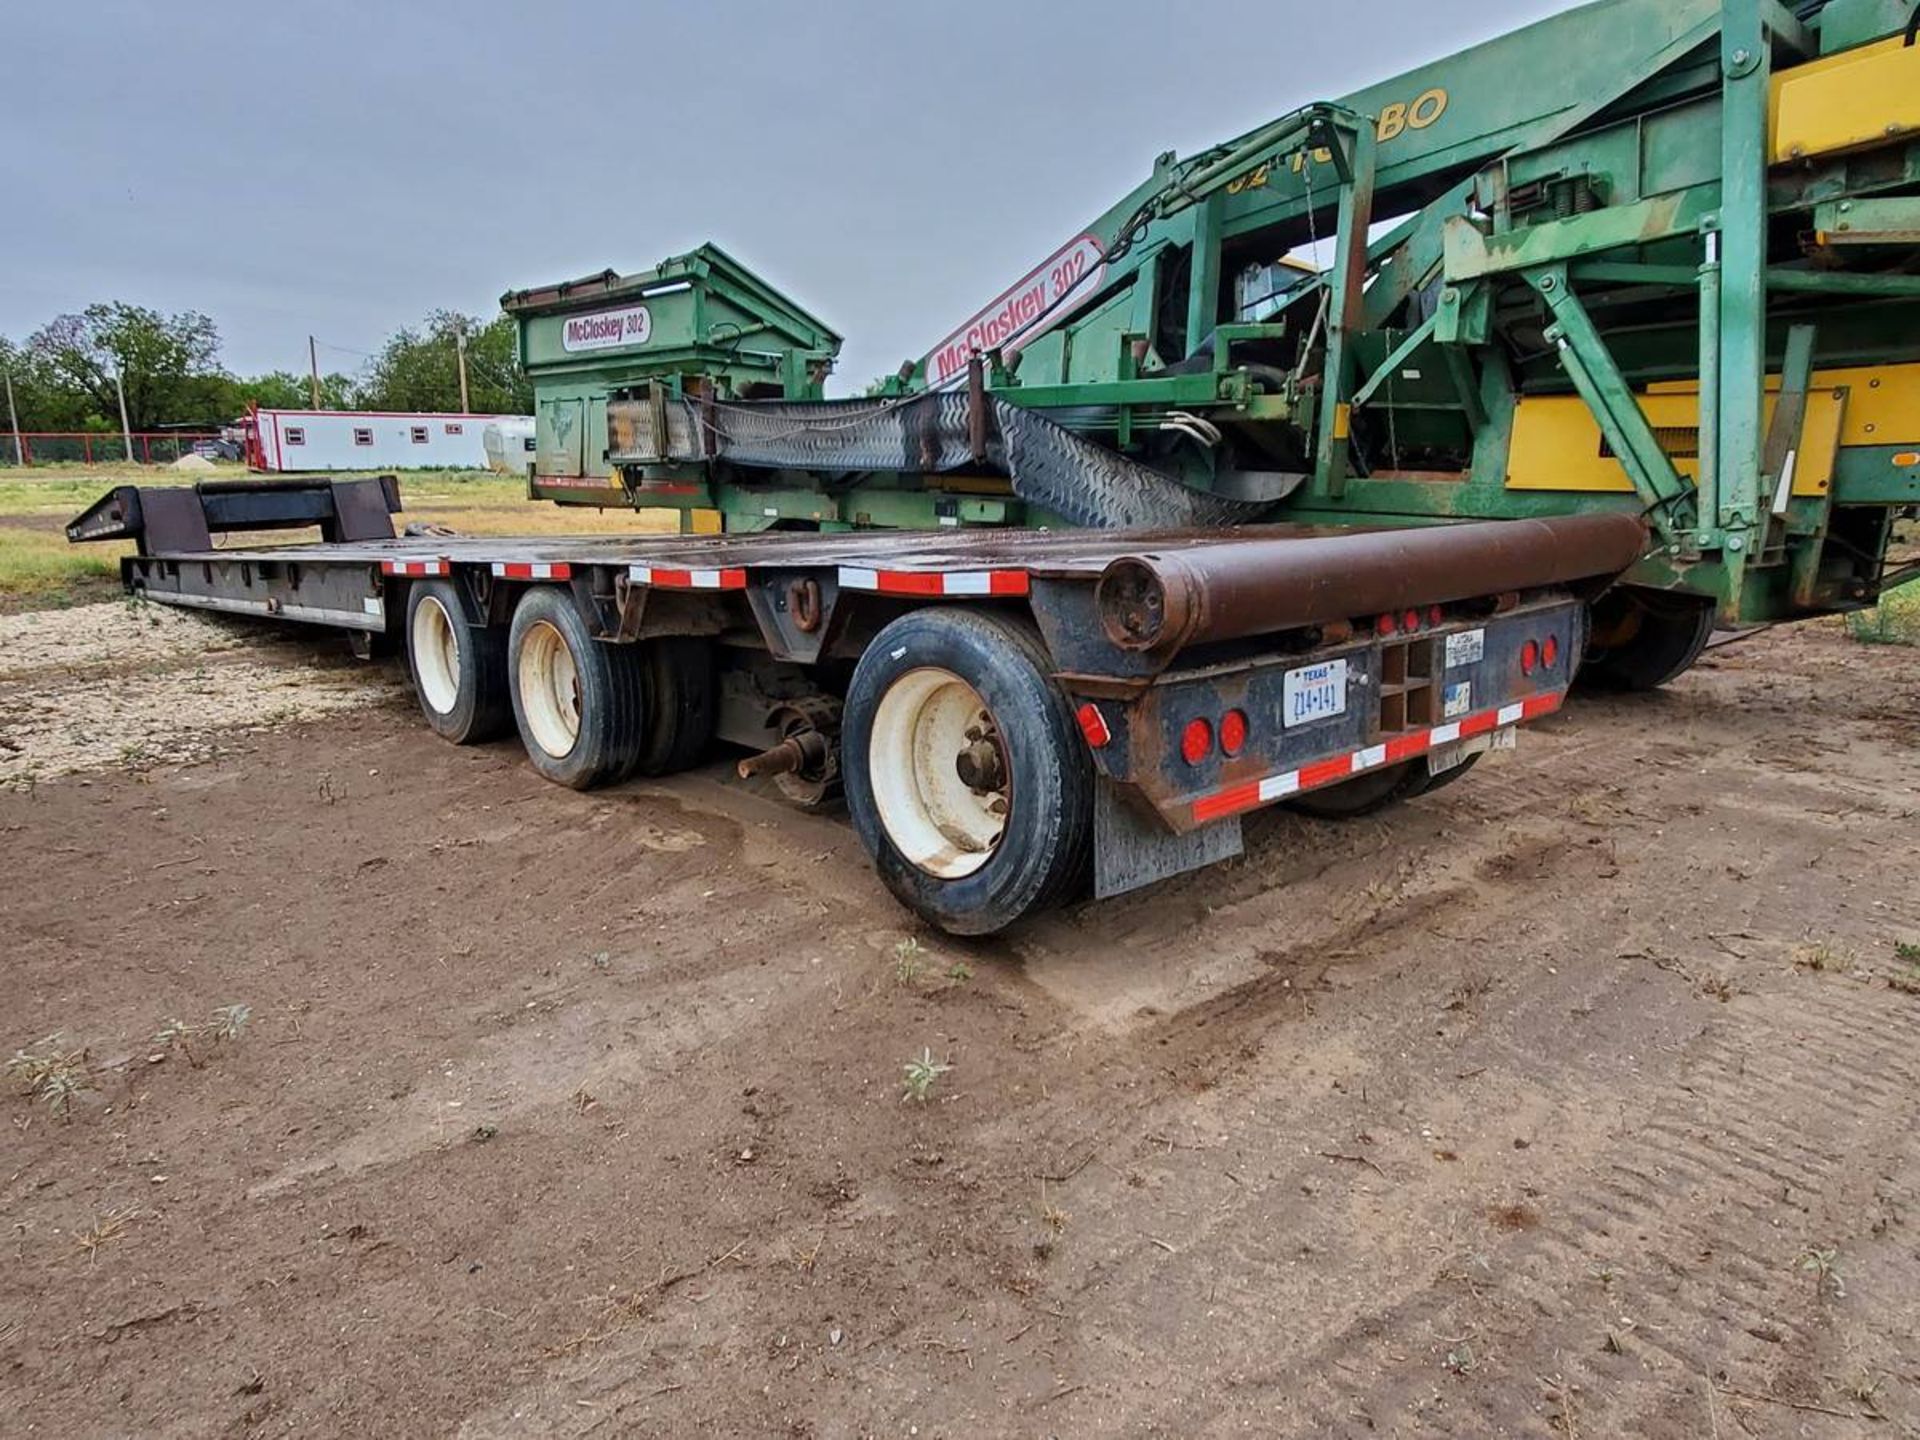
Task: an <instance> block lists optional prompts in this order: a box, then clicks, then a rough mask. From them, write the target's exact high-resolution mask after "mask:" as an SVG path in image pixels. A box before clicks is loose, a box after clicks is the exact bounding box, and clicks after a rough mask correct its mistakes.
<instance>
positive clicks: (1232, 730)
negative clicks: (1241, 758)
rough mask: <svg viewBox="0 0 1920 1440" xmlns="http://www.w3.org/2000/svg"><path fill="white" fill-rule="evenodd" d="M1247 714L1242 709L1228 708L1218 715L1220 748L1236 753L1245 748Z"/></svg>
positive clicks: (1230, 754)
mask: <svg viewBox="0 0 1920 1440" xmlns="http://www.w3.org/2000/svg"><path fill="white" fill-rule="evenodd" d="M1247 729H1248V726H1247V715H1246V712H1245V711H1244V710H1229V711H1227V713H1226V714H1225V715H1222V716H1221V717H1220V749H1221V751H1222V753H1224V754H1226V755H1229V756H1232V755H1238V754H1239V753H1240V752H1241V751H1242V750H1244V749H1246V748H1247Z"/></svg>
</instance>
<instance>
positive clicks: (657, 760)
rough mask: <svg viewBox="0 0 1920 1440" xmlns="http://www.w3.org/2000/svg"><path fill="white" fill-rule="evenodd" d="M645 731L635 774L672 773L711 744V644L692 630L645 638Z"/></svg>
mask: <svg viewBox="0 0 1920 1440" xmlns="http://www.w3.org/2000/svg"><path fill="white" fill-rule="evenodd" d="M641 648H642V649H643V650H644V651H645V652H646V657H647V692H648V695H647V698H648V709H647V735H646V740H645V742H644V743H643V744H642V745H641V747H640V753H639V754H638V756H637V757H636V758H635V764H634V769H635V771H636V772H637V773H638V774H641V775H674V774H678V773H679V772H680V771H682V770H690V769H692V768H693V767H694V766H695V765H698V764H699V763H700V762H701V761H702V760H704V759H706V756H707V751H708V750H709V749H710V748H711V747H712V745H713V732H714V725H715V723H716V721H717V710H718V706H719V698H720V697H719V690H718V686H717V683H716V679H715V675H714V665H713V646H712V644H711V643H710V642H709V641H706V640H703V639H699V638H697V637H694V636H681V635H670V636H663V637H661V638H660V639H657V640H649V641H646V642H645V643H644V644H643V645H642V646H641Z"/></svg>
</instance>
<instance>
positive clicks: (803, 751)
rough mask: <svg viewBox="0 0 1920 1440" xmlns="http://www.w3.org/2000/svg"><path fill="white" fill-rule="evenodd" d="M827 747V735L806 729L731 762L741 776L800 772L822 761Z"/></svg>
mask: <svg viewBox="0 0 1920 1440" xmlns="http://www.w3.org/2000/svg"><path fill="white" fill-rule="evenodd" d="M828 749H829V745H828V741H827V737H826V736H824V735H822V734H821V733H820V732H819V731H818V730H806V731H802V732H801V733H800V734H798V735H789V736H788V737H787V738H786V739H785V740H782V741H781V742H780V743H779V744H778V745H775V746H774V747H772V748H771V749H769V750H762V751H761V752H760V753H759V754H757V755H749V756H747V758H746V759H744V760H742V761H741V762H740V763H739V764H737V765H735V766H734V771H735V773H737V774H738V775H739V776H740V778H741V779H742V780H751V779H753V778H754V777H755V776H756V775H794V774H799V773H802V772H804V771H806V770H808V769H818V768H819V767H821V766H823V765H825V764H826V763H827V752H828Z"/></svg>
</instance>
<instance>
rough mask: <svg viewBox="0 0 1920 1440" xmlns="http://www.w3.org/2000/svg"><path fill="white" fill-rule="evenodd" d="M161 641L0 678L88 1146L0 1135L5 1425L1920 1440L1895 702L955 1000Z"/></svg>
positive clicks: (1459, 808)
mask: <svg viewBox="0 0 1920 1440" xmlns="http://www.w3.org/2000/svg"><path fill="white" fill-rule="evenodd" d="M151 618H152V617H150V616H148V615H146V614H144V613H142V612H138V611H132V610H129V609H128V607H126V606H124V605H118V604H116V605H108V606H100V607H92V608H87V609H81V610H75V611H68V612H63V614H62V616H59V617H46V618H39V619H36V617H31V616H22V617H14V618H13V619H11V620H9V621H8V622H6V623H8V624H9V625H10V626H12V627H14V628H11V629H9V630H8V631H7V632H5V634H4V635H0V736H4V737H5V743H6V744H7V745H8V746H11V747H12V748H11V749H10V750H0V764H4V765H5V766H6V767H7V768H6V771H5V773H4V777H0V778H4V779H5V781H6V785H5V789H4V793H0V857H3V859H4V871H5V878H4V881H0V934H4V937H5V971H4V976H5V979H4V986H5V989H4V1002H5V1003H4V1006H0V1014H3V1015H4V1017H5V1031H4V1033H3V1034H0V1049H4V1051H6V1052H10V1051H11V1050H12V1048H13V1047H14V1046H16V1045H20V1046H25V1045H28V1044H30V1043H31V1042H34V1041H36V1040H39V1039H40V1038H41V1037H44V1036H48V1035H50V1034H51V1033H53V1032H56V1031H57V1032H61V1033H62V1034H63V1035H64V1036H65V1037H66V1038H65V1039H64V1040H63V1041H62V1042H60V1043H61V1045H63V1046H64V1047H65V1048H67V1049H69V1050H71V1049H78V1048H80V1047H85V1048H86V1050H87V1056H86V1060H85V1064H86V1065H87V1067H88V1073H89V1074H90V1076H91V1080H92V1083H93V1084H94V1086H95V1087H96V1088H95V1089H94V1090H92V1091H88V1092H84V1093H82V1094H81V1095H80V1096H79V1097H78V1099H77V1101H76V1102H75V1104H74V1107H73V1110H72V1114H71V1119H70V1123H62V1122H61V1121H60V1120H59V1119H58V1118H57V1117H56V1116H55V1115H54V1114H53V1113H52V1111H51V1109H50V1108H49V1107H48V1106H46V1105H44V1104H39V1103H35V1102H33V1101H31V1100H29V1099H28V1098H24V1097H12V1096H10V1097H7V1098H5V1099H4V1100H3V1101H0V1111H3V1112H4V1114H5V1119H6V1128H5V1130H4V1131H3V1132H0V1136H3V1137H4V1138H3V1140H0V1220H4V1222H5V1227H6V1233H7V1250H8V1253H7V1255H6V1259H5V1264H4V1266H0V1397H4V1406H3V1407H0V1408H3V1409H4V1413H5V1414H6V1416H7V1421H6V1428H7V1430H8V1431H9V1433H11V1434H16V1435H57V1436H62V1437H71V1436H115V1435H139V1436H175V1435H180V1436H186V1435H221V1434H231V1435H252V1434H300V1435H323V1434H345V1433H360V1434H368V1435H380V1436H394V1435H449V1434H452V1435H459V1436H464V1437H476V1440H477V1437H486V1436H509V1435H515V1436H517V1435H530V1434H541V1435H559V1436H612V1435H646V1436H656V1435H657V1436H692V1435H756V1436H757V1435H787V1436H818V1437H841V1436H847V1437H852V1436H865V1435H886V1436H909V1435H923V1436H982V1435H1019V1436H1026V1435H1033V1436H1043V1435H1060V1436H1080V1435H1108V1434H1113V1435H1142V1436H1145V1435H1171V1436H1217V1435H1228V1434H1253V1435H1266V1436H1316V1437H1317V1436H1365V1435H1371V1434H1389V1435H1398V1434H1404V1435H1453V1436H1462V1437H1468V1436H1471V1437H1485V1436H1509V1435H1511V1436H1558V1437H1600V1436H1645V1437H1655V1440H1659V1437H1689V1440H1691V1437H1728V1440H1731V1437H1736V1436H1741V1435H1750V1436H1764V1437H1773V1436H1809V1437H1822V1440H1824V1437H1843V1436H1856V1435H1858V1436H1895V1435H1905V1436H1913V1435H1917V1434H1920V1359H1916V1357H1917V1356H1920V1335H1916V1326H1917V1325H1920V1138H1916V1136H1917V1133H1920V1132H1917V1130H1916V1121H1917V1120H1920V1044H1917V1043H1916V1041H1917V1040H1920V994H1915V993H1913V989H1914V988H1920V983H1917V982H1920V967H1916V966H1915V965H1914V964H1912V963H1910V962H1909V960H1908V959H1902V958H1900V957H1897V956H1896V951H1895V946H1896V944H1897V943H1902V942H1904V943H1908V944H1911V943H1914V942H1920V886H1917V885H1916V882H1915V876H1916V875H1917V874H1920V825H1916V823H1915V814H1916V809H1917V808H1920V788H1916V773H1917V769H1920V767H1917V766H1916V753H1917V752H1916V746H1917V745H1920V667H1917V666H1916V663H1915V652H1913V651H1911V650H1900V649H1890V648H1870V647H1864V646H1858V645H1854V644H1850V643H1848V642H1847V641H1846V640H1845V639H1844V638H1842V636H1841V635H1840V633H1839V630H1838V627H1837V626H1825V627H1811V628H1805V629H1800V630H1795V631H1779V632H1773V633H1770V634H1767V635H1764V636H1761V637H1758V638H1754V639H1750V640H1748V641H1745V642H1744V643H1741V644H1738V645H1735V646H1731V647H1728V648H1725V649H1723V650H1720V651H1717V652H1716V653H1715V654H1714V655H1713V656H1712V657H1711V658H1710V660H1709V662H1708V663H1707V664H1705V665H1704V666H1703V667H1702V668H1701V669H1699V670H1698V671H1696V672H1695V673H1693V674H1692V675H1690V676H1688V677H1686V678H1685V679H1684V680H1683V681H1681V682H1680V683H1679V684H1677V685H1676V686H1674V687H1673V689H1672V690H1671V691H1670V692H1668V693H1667V694H1664V695H1661V696H1656V697H1650V698H1640V699H1634V700H1588V701H1586V702H1585V703H1582V704H1580V705H1578V706H1577V707H1576V708H1573V709H1572V710H1570V711H1569V712H1567V713H1565V714H1563V715H1561V716H1558V717H1556V718H1554V719H1552V720H1551V721H1549V722H1547V723H1545V724H1543V725H1541V726H1539V727H1537V728H1536V729H1535V730H1534V731H1532V732H1531V733H1530V734H1529V735H1528V736H1526V737H1524V738H1523V740H1522V743H1521V746H1520V749H1519V750H1518V751H1517V752H1516V753H1514V754H1512V755H1503V756H1495V757H1492V759H1491V760H1490V761H1489V762H1488V763H1487V764H1484V765H1482V766H1481V767H1480V769H1479V770H1478V771H1477V772H1476V773H1475V774H1474V775H1472V776H1471V777H1469V778H1468V779H1467V780H1466V781H1465V782H1464V783H1462V784H1460V785H1457V786H1454V787H1451V788H1449V789H1447V790H1445V791H1444V792H1441V793H1439V794H1436V795H1434V796H1432V797H1429V798H1428V799H1427V800H1425V801H1422V802H1419V803H1418V804H1415V805H1413V806H1409V807H1407V808H1404V809H1402V810H1400V811H1398V812H1396V813H1393V814H1390V815H1387V816H1384V817H1379V818H1376V819H1371V820H1366V821H1361V822H1356V823H1353V824H1350V825H1346V826H1334V825H1327V824H1321V823H1317V822H1309V821H1306V820H1302V819H1299V818H1296V817H1293V816H1289V815H1287V814H1284V813H1276V814H1269V815H1266V816H1264V817H1262V818H1261V819H1259V820H1258V821H1257V822H1256V823H1255V824H1254V825H1253V826H1252V827H1251V828H1250V831H1249V842H1250V843H1249V853H1248V855H1247V856H1246V858H1245V859H1243V860H1241V861H1238V862H1235V863H1233V864H1231V865H1230V866H1227V867H1224V868H1222V869H1218V870H1215V871H1211V872H1207V873H1203V874H1199V875H1195V876H1191V877H1188V878H1185V879H1183V880H1180V881H1177V882H1173V883H1170V884H1167V885H1163V886H1161V887H1159V888H1157V889H1155V890H1152V891H1150V892H1147V893H1145V894H1141V895H1136V896H1133V897H1129V898H1126V899H1123V900H1120V901H1118V902H1113V903H1108V904H1104V905H1088V906H1085V907H1082V908H1079V909H1075V910H1072V911H1070V912H1067V913H1064V914H1061V915H1059V916H1057V917H1055V918H1052V919H1049V920H1047V921H1044V922H1042V923H1039V924H1037V925H1035V926H1033V927H1032V928H1029V929H1028V930H1026V931H1025V932H1023V933H1021V934H1019V935H1017V936H1015V937H1014V938H1011V939H1007V940H1003V941H1000V942H995V943H990V944H969V945H961V944H958V943H955V942H953V941H950V940H946V939H944V938H939V937H936V936H933V935H929V934H924V933H919V932H917V931H916V930H915V927H914V926H913V925H912V924H910V923H909V921H908V919H907V917H906V916H905V915H904V914H903V913H902V912H901V911H899V910H898V909H896V908H895V906H894V905H893V903H892V902H891V901H890V899H889V898H888V897H887V896H886V895H885V893H884V892H883V891H882V890H881V888H880V886H879V885H878V883H877V882H876V881H875V880H874V879H873V877H872V875H871V874H870V872H869V871H868V869H867V868H866V866H865V864H864V863H863V861H862V858H861V856H860V853H859V850H858V847H857V844H856V842H855V841H854V839H853V837H852V835H851V833H850V831H849V830H848V829H847V828H846V826H845V825H844V824H843V823H841V822H839V821H837V820H834V819H831V818H822V817H809V816H804V815H798V814H795V813H793V812H792V811H789V810H787V809H784V808H782V807H781V806H780V805H779V804H778V803H777V802H776V801H775V800H773V799H772V798H770V796H769V795H768V794H766V793H764V792H762V791H760V790H757V789H755V788H753V787H750V786H744V785H742V784H740V783H738V782H736V781H734V780H732V779H731V778H730V775H729V773H728V772H727V770H726V769H725V767H723V766H715V767H713V768H710V769H708V770H706V771H703V772H700V773H696V774H693V775H690V776H686V777H682V778H680V779H677V780H675V781H672V782H669V783H664V784H635V785H630V786H626V787H624V788H621V789H617V790H614V791H611V792H606V793H600V794H595V795H577V794H573V793H571V792H566V791H561V790H558V789H555V788H552V787H550V786H546V785H544V784H542V783H541V782H539V781H538V780H537V779H536V778H535V777H534V776H533V774H532V772H531V771H530V770H529V769H528V768H527V766H526V765H525V764H524V763H523V762H522V761H521V759H520V758H519V757H518V755H517V753H516V750H515V749H514V747H512V746H510V745H500V746H494V747H489V748H483V749H479V750H465V751H463V750H456V749H453V748H451V747H448V746H445V745H443V744H441V743H439V742H437V741H436V740H434V739H433V738H432V737H431V736H430V735H429V734H428V733H427V731H426V730H425V728H424V727H423V726H422V725H421V724H420V723H419V722H418V721H417V719H416V718H415V717H414V716H413V715H412V714H411V713H410V710H409V708H408V707H409V701H408V699H407V697H406V693H405V689H404V685H403V683H402V682H401V681H400V679H399V678H398V677H397V676H396V675H395V674H394V673H393V672H392V671H391V670H384V671H383V670H379V669H374V670H370V671H369V670H356V669H354V668H352V667H351V665H350V664H349V663H348V662H346V661H345V660H344V659H341V658H338V657H337V656H336V655H335V654H334V652H332V651H327V652H326V653H325V655H324V656H323V655H322V653H321V650H320V648H319V647H317V646H316V645H315V644H313V643H311V642H304V641H292V640H287V639H281V638H273V639H263V638H260V637H259V636H258V634H257V632H252V631H244V630H239V629H236V628H235V627H233V626H229V625H224V624H219V623H210V622H202V621H193V620H185V619H182V618H181V617H177V616H173V615H171V614H169V615H166V616H164V617H163V618H162V619H161V620H160V623H159V625H158V626H152V625H150V624H149V621H150V620H151ZM59 624H65V625H70V626H73V627H74V629H73V630H72V631H71V632H70V633H69V632H66V631H60V632H58V633H55V632H54V631H53V630H50V629H48V628H47V627H48V626H53V625H59ZM22 627H25V628H22ZM143 627H145V628H143ZM149 633H151V634H152V635H154V636H157V637H159V638H160V639H161V640H163V641H164V648H163V649H162V650H160V651H158V652H156V651H154V650H152V649H150V648H148V647H147V646H146V644H145V641H146V638H147V636H148V634H149ZM80 636H90V637H91V638H90V639H89V640H88V645H89V646H90V647H91V648H88V649H86V650H84V651H82V650H80V649H76V648H75V641H76V639H77V638H78V637H80ZM236 637H245V638H244V643H241V642H240V641H239V640H237V639H236ZM279 706H286V707H291V709H289V710H287V711H286V712H285V713H280V712H279V711H278V710H276V708H275V707H279ZM76 707H77V708H76ZM304 707H312V708H304ZM310 715H318V716H320V717H321V718H318V719H310V718H308V719H301V718H295V717H302V716H310ZM290 720H291V722H292V723H289V722H290ZM250 727H251V728H250ZM260 727H265V728H260ZM76 731H77V732H79V733H78V734H76V733H75V732H76ZM101 732H110V733H111V735H113V736H119V737H123V738H121V739H120V740H119V741H118V742H117V743H104V742H102V741H101V739H100V738H99V734H100V733H101ZM127 743H139V744H141V745H142V746H144V747H146V748H145V749H143V750H141V751H140V752H139V753H135V754H124V753H122V751H121V750H120V748H119V746H120V745H124V744H127ZM183 759H184V760H188V761H191V762H193V763H178V762H179V761H181V760H183ZM63 771H67V772H71V773H68V774H66V775H65V777H64V778H61V772H63ZM909 939H912V940H914V941H915V942H917V948H916V945H905V944H903V942H906V941H908V940H909ZM1908 954H1909V956H1910V955H1911V952H1908ZM1903 986H1904V987H1909V988H1901V987H1903ZM236 1003H238V1004H245V1005H247V1006H249V1007H251V1012H252V1019H251V1022H250V1023H249V1024H248V1025H247V1027H246V1029H245V1030H244V1031H243V1033H242V1034H241V1035H240V1036H239V1038H238V1039H236V1040H233V1041H231V1042H228V1043H224V1044H222V1043H218V1042H216V1041H215V1040H214V1039H213V1038H212V1037H211V1036H209V1035H201V1036H199V1037H197V1038H193V1039H190V1040H189V1042H188V1045H187V1046H186V1048H185V1049H183V1048H181V1047H179V1046H177V1045H176V1046H171V1047H168V1046H162V1045H160V1044H158V1043H157V1042H156V1041H155V1040H154V1038H153V1037H154V1035H155V1033H156V1031H158V1030H159V1029H160V1028H161V1026H162V1024H163V1022H165V1021H167V1020H168V1019H171V1018H174V1017H184V1018H185V1019H186V1020H187V1021H189V1022H194V1023H200V1022H202V1021H204V1020H205V1019H206V1017H208V1016H209V1015H210V1014H211V1013H212V1012H213V1010H214V1009H215V1007H219V1006H224V1005H230V1004H236ZM923 1051H925V1052H931V1055H932V1057H933V1058H934V1059H935V1060H936V1061H938V1062H940V1063H943V1064H946V1065H949V1066H951V1069H950V1070H948V1071H946V1072H944V1073H942V1074H940V1075H939V1076H938V1078H937V1080H936V1081H935V1083H934V1085H933V1087H932V1090H931V1093H930V1096H929V1098H928V1099H927V1100H926V1102H925V1103H915V1102H912V1101H909V1100H903V1098H902V1084H901V1082H902V1074H903V1070H902V1067H903V1064H904V1062H906V1061H907V1060H908V1059H909V1058H912V1057H915V1056H919V1055H921V1054H922V1053H923Z"/></svg>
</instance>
